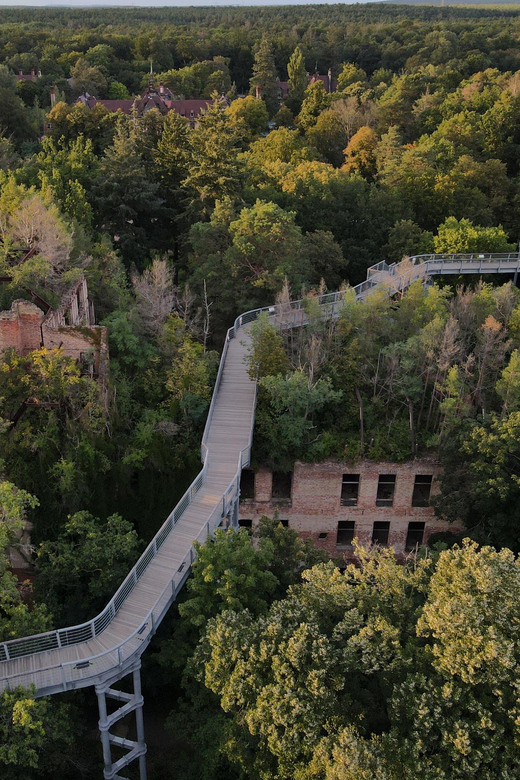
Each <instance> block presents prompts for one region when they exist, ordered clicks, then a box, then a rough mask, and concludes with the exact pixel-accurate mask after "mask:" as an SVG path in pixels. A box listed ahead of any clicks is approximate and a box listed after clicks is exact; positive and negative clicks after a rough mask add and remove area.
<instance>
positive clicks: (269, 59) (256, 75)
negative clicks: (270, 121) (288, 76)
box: [249, 36, 279, 116]
mask: <svg viewBox="0 0 520 780" xmlns="http://www.w3.org/2000/svg"><path fill="white" fill-rule="evenodd" d="M277 77H278V74H277V72H276V65H275V62H274V56H273V51H272V48H271V44H270V43H269V39H268V38H267V37H266V36H264V37H263V38H262V40H261V41H260V44H259V46H258V49H257V50H256V53H255V61H254V63H253V75H252V77H251V79H250V82H249V83H250V84H251V92H252V94H253V95H255V96H256V97H257V98H261V99H262V100H263V101H264V103H265V105H266V108H267V111H268V113H269V116H274V114H276V111H277V110H278V108H279V100H278V83H277Z"/></svg>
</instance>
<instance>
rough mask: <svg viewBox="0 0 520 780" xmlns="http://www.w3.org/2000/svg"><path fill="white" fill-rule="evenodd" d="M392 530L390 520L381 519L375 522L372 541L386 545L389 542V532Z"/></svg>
mask: <svg viewBox="0 0 520 780" xmlns="http://www.w3.org/2000/svg"><path fill="white" fill-rule="evenodd" d="M389 531H390V523H389V522H388V521H379V522H375V523H374V528H373V529H372V542H373V543H374V544H380V545H381V546H382V547H386V545H387V544H388V532H389Z"/></svg>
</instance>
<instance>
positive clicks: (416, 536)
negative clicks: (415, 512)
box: [405, 522, 424, 552]
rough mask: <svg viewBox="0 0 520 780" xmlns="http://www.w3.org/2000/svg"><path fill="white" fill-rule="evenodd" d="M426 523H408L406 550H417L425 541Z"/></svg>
mask: <svg viewBox="0 0 520 780" xmlns="http://www.w3.org/2000/svg"><path fill="white" fill-rule="evenodd" d="M423 537H424V523H415V522H414V523H408V533H407V534H406V547H405V550H406V552H410V551H411V550H415V548H416V547H420V546H421V544H422V543H423Z"/></svg>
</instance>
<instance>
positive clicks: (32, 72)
mask: <svg viewBox="0 0 520 780" xmlns="http://www.w3.org/2000/svg"><path fill="white" fill-rule="evenodd" d="M31 76H34V68H33V69H32V70H31Z"/></svg>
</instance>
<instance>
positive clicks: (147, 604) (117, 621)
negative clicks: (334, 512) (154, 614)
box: [0, 328, 255, 694]
mask: <svg viewBox="0 0 520 780" xmlns="http://www.w3.org/2000/svg"><path fill="white" fill-rule="evenodd" d="M248 343H249V336H248V330H247V328H244V329H241V330H240V334H239V337H238V338H234V339H232V340H231V341H230V342H229V346H228V351H227V356H226V360H225V364H224V369H223V374H222V378H221V382H220V386H219V388H218V392H217V396H216V400H215V406H214V411H213V417H212V419H211V423H210V427H209V433H208V437H207V447H208V455H207V465H206V476H205V480H204V484H203V485H202V487H201V488H200V490H199V491H198V492H197V494H196V495H195V496H194V498H193V501H192V503H191V504H190V505H189V506H188V507H187V509H186V510H185V511H184V513H183V515H182V517H181V518H180V519H179V520H178V521H177V523H176V525H175V526H174V527H173V529H172V530H171V532H170V534H169V535H168V537H167V538H166V540H165V542H164V543H163V545H162V546H161V548H160V550H159V552H158V553H157V554H156V555H155V557H154V558H153V559H152V560H151V562H150V563H149V565H148V566H147V568H146V570H145V571H144V573H143V575H142V576H141V578H140V579H139V581H138V582H137V584H136V585H135V587H134V588H133V590H132V591H131V593H130V594H129V596H128V597H127V598H126V600H125V601H124V603H123V605H122V606H121V608H120V609H119V611H118V612H117V614H116V615H115V617H114V619H113V620H112V622H111V623H109V625H108V626H107V628H106V629H105V630H104V631H103V632H102V633H101V634H99V635H98V636H97V637H96V638H95V639H90V640H88V641H86V642H81V643H80V644H75V645H70V646H68V647H62V648H57V649H54V650H47V651H45V652H40V653H35V654H33V655H27V656H23V657H21V658H15V659H14V660H10V661H4V662H2V663H0V689H2V688H3V687H5V686H6V684H7V683H6V678H8V679H9V684H10V686H11V687H14V686H15V685H23V686H24V687H28V686H29V685H31V684H32V685H35V686H36V688H37V689H38V691H39V693H40V694H43V693H45V692H46V689H48V690H49V692H53V691H52V690H51V689H53V688H55V687H56V686H59V685H60V684H62V683H63V680H64V679H66V681H67V683H69V677H70V676H72V677H73V678H75V680H76V683H75V684H70V685H67V687H79V686H81V687H83V686H84V685H89V684H92V682H89V680H91V679H92V681H94V679H93V678H94V677H97V676H98V675H99V674H100V673H101V674H102V673H103V672H107V671H109V670H110V669H111V668H113V667H114V666H117V660H118V659H117V657H116V654H115V652H114V653H110V652H109V653H108V655H107V656H106V657H105V658H100V659H98V660H96V661H95V662H94V663H92V664H91V665H90V666H88V667H86V668H85V669H84V670H83V669H82V670H77V669H75V668H74V667H71V666H70V662H71V661H74V662H79V663H81V661H82V660H84V659H89V658H92V657H93V656H97V655H99V654H102V653H107V651H112V649H113V648H116V647H117V646H118V645H120V644H121V643H122V642H125V640H128V639H129V638H130V637H132V634H134V632H135V631H136V630H137V629H139V627H140V626H141V625H142V623H143V620H145V618H146V616H147V615H148V614H149V612H150V610H151V609H152V608H153V607H154V604H155V603H156V601H157V599H158V598H159V596H160V595H161V593H162V592H163V590H164V589H165V588H167V586H168V584H169V583H170V581H171V579H172V574H173V573H174V572H176V571H177V570H178V568H179V566H181V564H182V563H183V561H185V559H186V557H187V556H188V555H189V553H190V550H191V548H192V545H193V542H194V540H195V539H196V538H197V536H199V535H200V533H201V531H203V530H204V527H205V525H206V523H207V521H208V518H209V517H210V516H211V514H212V513H213V512H214V510H215V509H216V508H217V507H219V505H221V504H222V496H223V493H224V492H225V490H226V489H227V488H228V486H229V484H230V482H231V481H232V480H233V478H234V477H235V475H236V472H237V464H238V459H239V456H240V452H241V450H243V449H244V448H246V447H248V445H249V444H250V442H249V438H250V431H251V426H252V421H253V415H254V405H255V383H254V382H253V381H251V379H250V378H249V376H248V374H247V371H246V365H245V362H244V360H245V357H246V354H247V345H248ZM129 644H130V646H128V647H127V646H126V645H125V648H124V657H125V658H126V657H127V655H128V653H135V652H138V651H139V647H140V646H141V645H142V644H143V640H142V639H141V638H140V637H133V638H132V639H131V641H130V643H129ZM61 664H66V665H68V667H67V669H66V671H65V672H64V671H63V670H62V669H61V668H60V665H61ZM49 667H51V668H49Z"/></svg>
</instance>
